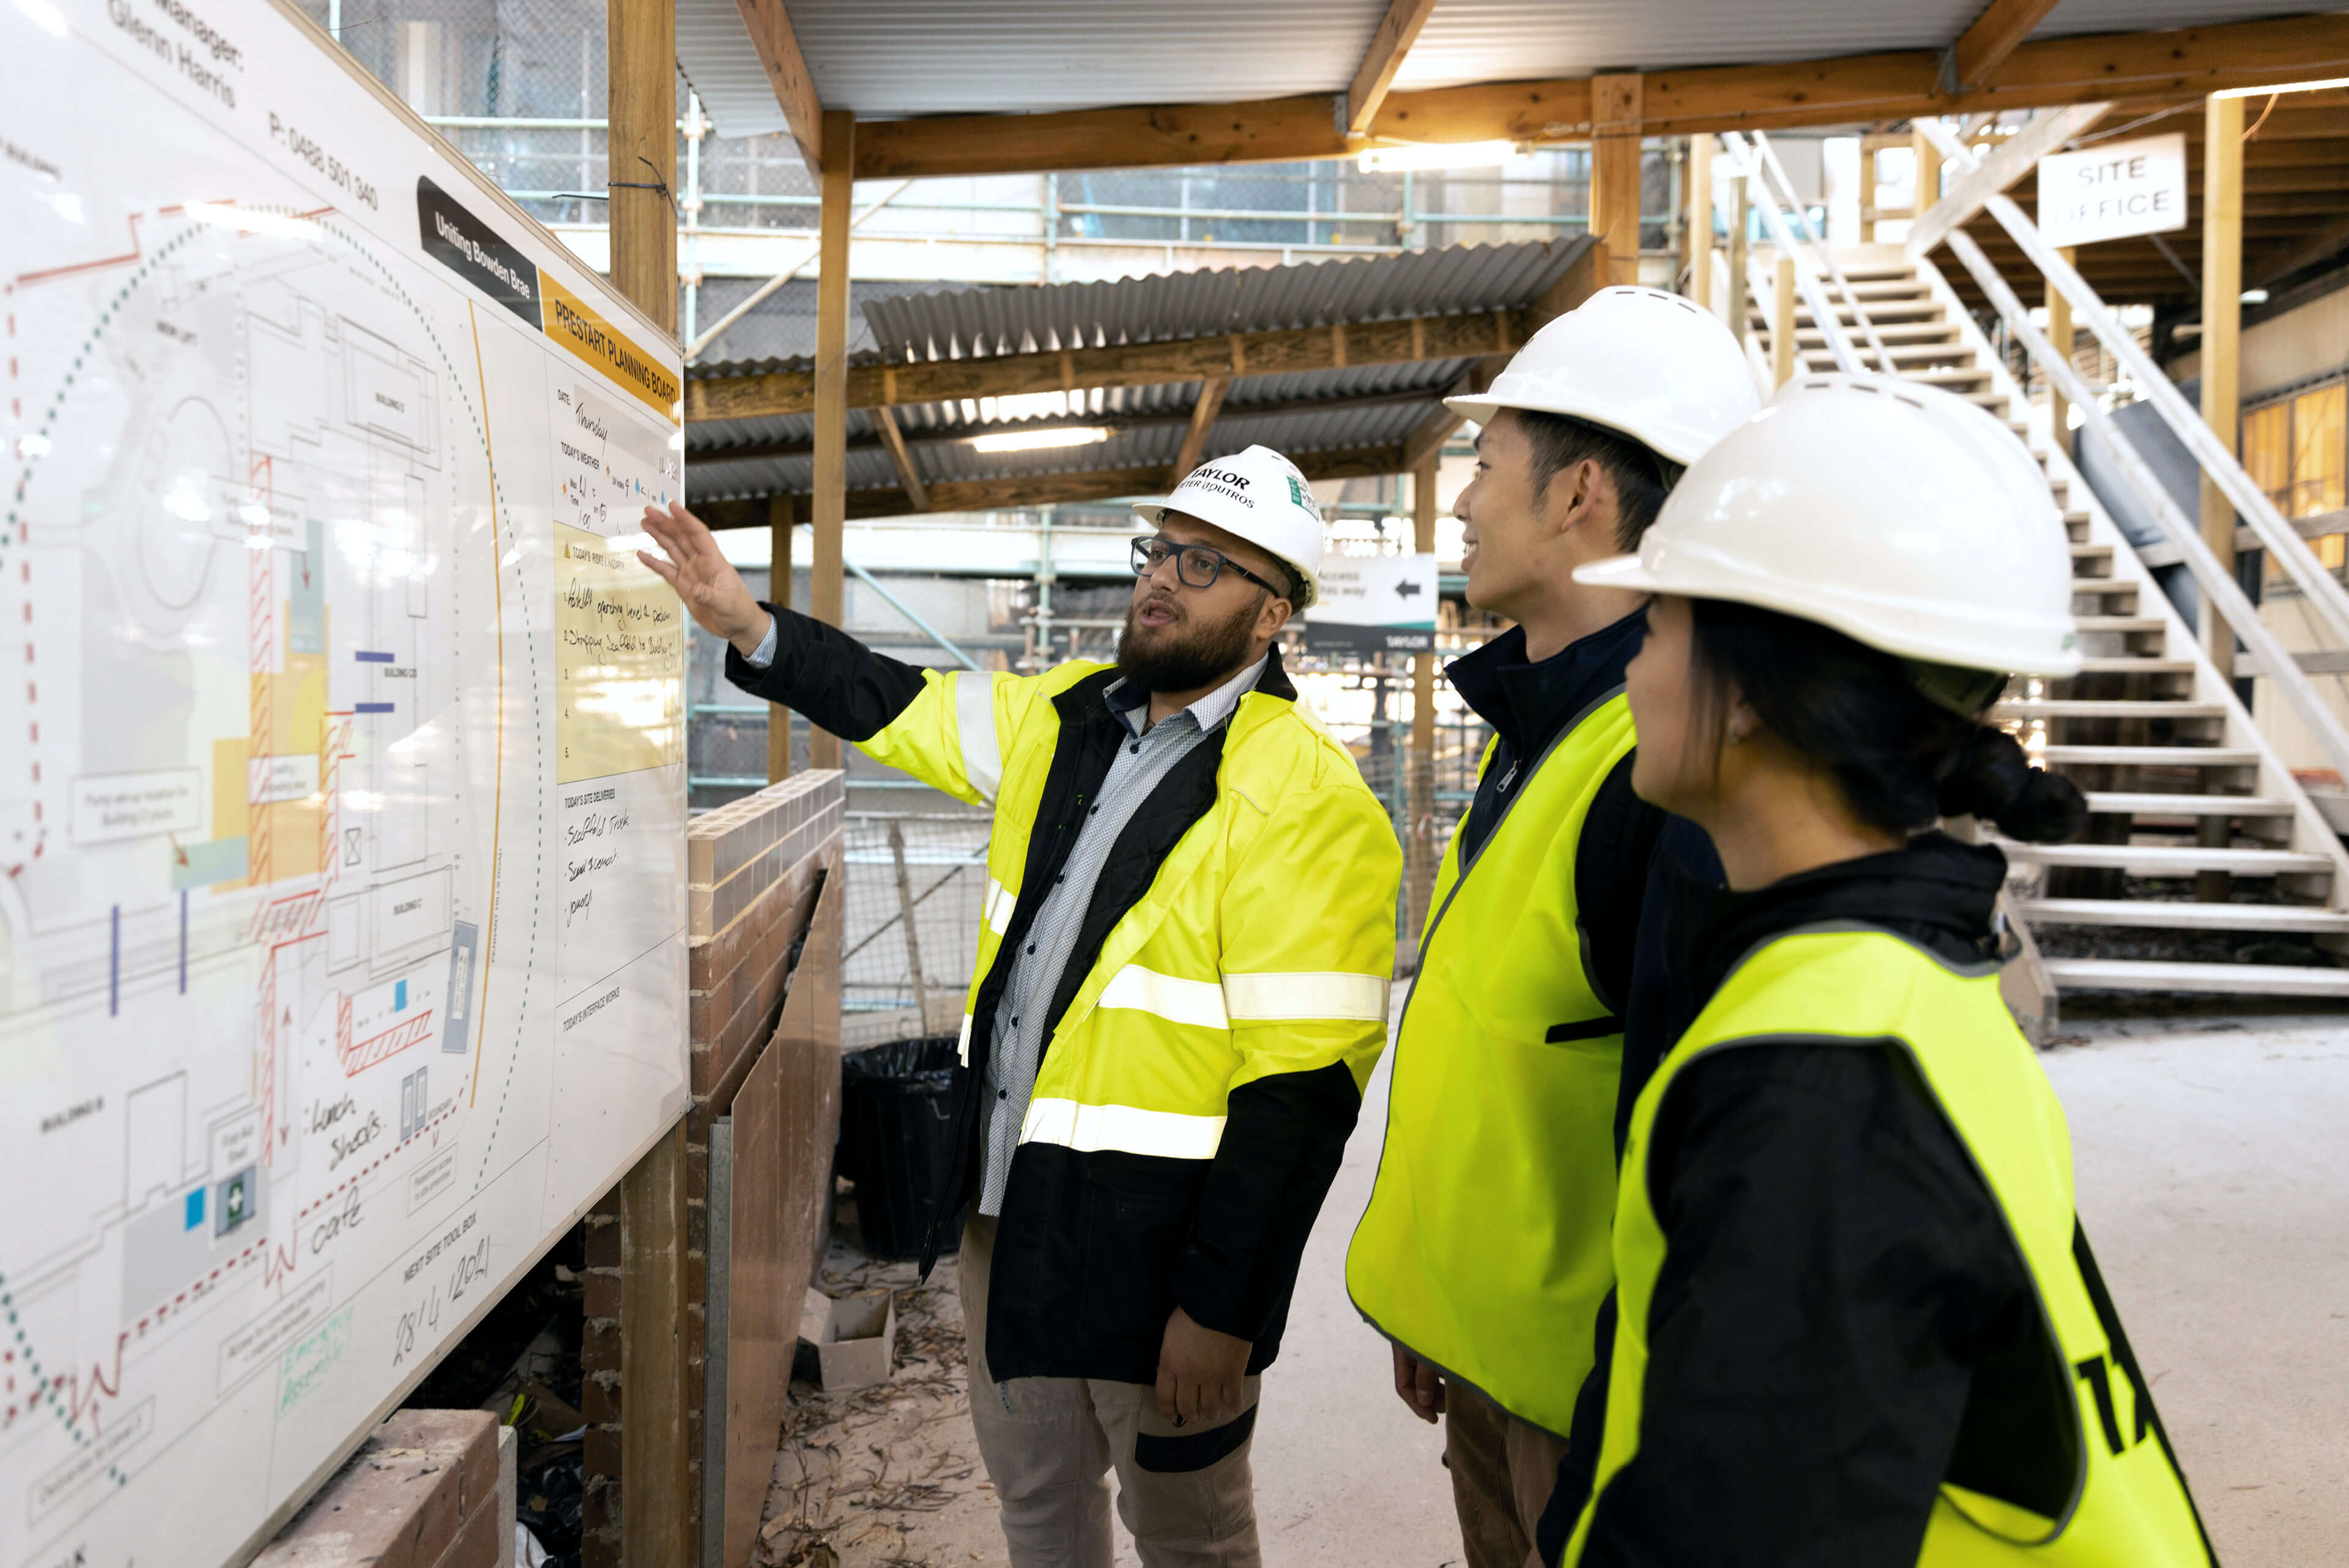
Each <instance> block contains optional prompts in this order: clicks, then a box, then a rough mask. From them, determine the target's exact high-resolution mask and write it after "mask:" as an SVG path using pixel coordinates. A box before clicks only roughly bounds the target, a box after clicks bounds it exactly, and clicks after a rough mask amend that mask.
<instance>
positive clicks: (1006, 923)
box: [979, 877, 1019, 936]
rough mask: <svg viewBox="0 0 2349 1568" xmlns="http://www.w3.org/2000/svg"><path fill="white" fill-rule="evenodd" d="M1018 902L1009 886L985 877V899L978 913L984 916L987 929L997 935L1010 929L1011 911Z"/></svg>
mask: <svg viewBox="0 0 2349 1568" xmlns="http://www.w3.org/2000/svg"><path fill="white" fill-rule="evenodd" d="M1018 906H1019V897H1018V896H1017V895H1016V894H1014V893H1013V892H1012V891H1011V890H1010V889H1009V888H1008V887H1005V886H1004V885H1003V884H1002V883H1001V882H997V881H996V880H995V879H994V878H993V877H989V878H988V879H987V901H986V903H984V904H983V905H982V906H981V908H980V911H979V913H981V914H982V915H983V916H984V917H985V918H986V921H987V925H988V930H990V931H992V932H994V933H995V934H996V935H998V936H1000V935H1002V934H1004V933H1005V932H1007V931H1009V930H1010V929H1011V912H1012V910H1014V909H1015V908H1017V907H1018Z"/></svg>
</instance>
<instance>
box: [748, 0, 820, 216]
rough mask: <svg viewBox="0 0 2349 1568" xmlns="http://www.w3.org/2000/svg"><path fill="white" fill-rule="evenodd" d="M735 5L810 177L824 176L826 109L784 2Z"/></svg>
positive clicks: (753, 0)
mask: <svg viewBox="0 0 2349 1568" xmlns="http://www.w3.org/2000/svg"><path fill="white" fill-rule="evenodd" d="M734 3H735V5H738V6H740V8H741V12H742V26H745V27H747V28H749V29H750V46H751V47H752V48H753V49H756V50H757V51H758V53H759V64H760V65H761V66H763V67H766V71H767V83H768V85H769V86H770V87H772V88H774V89H775V102H777V103H778V104H780V105H781V106H782V110H783V123H784V124H786V125H788V126H790V127H791V128H792V140H793V141H795V142H797V143H799V149H800V157H802V159H804V160H806V161H807V166H808V172H809V173H811V174H822V173H823V104H822V103H820V102H818V101H817V98H816V96H815V78H813V77H811V76H809V75H808V68H807V60H806V59H805V58H804V57H802V55H801V54H800V42H799V39H798V38H797V37H795V36H793V35H792V19H791V17H790V16H789V15H785V14H784V11H783V0H734Z"/></svg>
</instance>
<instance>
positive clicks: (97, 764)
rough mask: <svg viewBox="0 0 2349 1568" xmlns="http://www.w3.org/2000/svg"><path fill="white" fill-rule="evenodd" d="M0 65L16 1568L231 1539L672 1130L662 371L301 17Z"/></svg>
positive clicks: (3, 894)
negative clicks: (3, 77) (2, 79)
mask: <svg viewBox="0 0 2349 1568" xmlns="http://www.w3.org/2000/svg"><path fill="white" fill-rule="evenodd" d="M0 57H5V59H6V61H7V78H8V83H9V88H8V93H7V95H6V102H5V107H0V215H4V216H0V287H5V332H6V335H7V343H6V357H5V373H6V377H7V386H6V388H5V413H6V418H7V425H6V439H7V442H8V446H7V449H6V451H5V454H0V456H5V461H6V465H7V472H6V475H5V495H0V511H5V528H0V627H5V638H0V666H5V679H0V871H4V872H5V875H0V1179H5V1185H6V1190H7V1191H9V1192H10V1193H11V1194H12V1197H11V1200H10V1201H9V1202H7V1203H6V1204H5V1207H0V1564H6V1565H16V1564H22V1565H25V1568H51V1565H53V1564H57V1563H85V1564H112V1563H129V1562H131V1561H132V1560H133V1559H134V1558H135V1560H136V1561H137V1563H140V1565H141V1568H158V1565H164V1564H205V1565H209V1564H215V1563H222V1562H224V1561H231V1560H234V1559H236V1558H238V1557H240V1556H241V1555H243V1554H244V1553H248V1552H250V1551H251V1550H252V1549H254V1547H255V1546H256V1545H257V1544H258V1543H259V1542H261V1541H263V1540H264V1539H266V1536H267V1534H268V1533H269V1532H272V1531H274V1528H275V1527H276V1525H277V1524H278V1522H281V1521H282V1520H283V1519H284V1518H285V1516H286V1515H287V1514H289V1513H290V1511H292V1509H293V1508H294V1507H295V1506H296V1505H298V1503H299V1502H300V1501H301V1500H302V1499H303V1498H304V1497H305V1496H306V1495H307V1493H308V1492H309V1491H311V1490H312V1489H313V1488H315V1486H316V1484H317V1483H318V1481H319V1480H323V1479H324V1477H325V1476H326V1474H328V1473H330V1472H331V1470H332V1469H333V1467H334V1465H335V1464H336V1463H337V1462H338V1461H339V1460H340V1459H341V1458H342V1457H343V1456H344V1455H346V1454H347V1452H349V1451H350V1449H352V1448H353V1447H354V1446H355V1445H356V1444H357V1441H359V1440H360V1439H361V1437H362V1436H363V1434H364V1432H365V1431H366V1429H367V1427H368V1426H369V1425H370V1424H371V1422H372V1421H373V1419H374V1418H377V1417H378V1415H380V1414H381V1413H382V1412H383V1411H384V1410H386V1409H387V1408H389V1407H390V1406H391V1405H393V1404H395V1403H396V1402H397V1400H398V1397H399V1395H400V1394H401V1393H402V1392H403V1391H404V1390H405V1389H406V1388H407V1387H411V1386H413V1384H414V1383H415V1382H416V1381H417V1380H418V1379H419V1377H421V1376H422V1375H423V1373H424V1371H425V1370H426V1369H427V1368H428V1367H429V1365H430V1364H431V1362H432V1361H433V1360H434V1358H435V1357H436V1356H437V1355H438V1354H439V1353H440V1351H441V1350H443V1349H444V1348H445V1347H446V1346H449V1345H450V1343H452V1342H453V1341H454V1340H455V1339H456V1338H457V1337H458V1336H460V1334H461V1333H462V1332H463V1330H464V1329H465V1328H466V1327H467V1326H469V1324H470V1322H471V1321H472V1320H474V1319H476V1318H477V1317H478V1316H479V1315H481V1313H482V1312H484V1311H485V1310H486V1309H487V1307H488V1305H490V1303H491V1302H492V1300H493V1299H494V1298H495V1297H496V1296H497V1295H499V1294H500V1293H501V1292H502V1290H503V1289H504V1288H505V1287H506V1286H507V1285H508V1284H510V1283H511V1282H512V1280H513V1279H514V1278H515V1277H516V1276H517V1275H519V1274H521V1273H522V1272H523V1270H524V1269H525V1268H526V1267H527V1266H528V1265H529V1264H530V1263H531V1262H533V1260H534V1259H535V1258H536V1257H537V1256H538V1255H539V1254H540V1253H543V1250H544V1248H545V1247H546V1246H547V1245H548V1244H550V1243H551V1242H552V1240H553V1239H554V1237H555V1236H557V1235H559V1234H560V1233H562V1232H563V1231H564V1229H565V1228H567V1227H568V1226H569V1225H570V1223H571V1222H573V1221H574V1219H575V1218H576V1217H577V1216H578V1214H580V1213H581V1212H583V1211H584V1210H585V1208H586V1207H587V1206H588V1205H589V1204H590V1203H591V1202H593V1201H594V1200H595V1197H596V1196H597V1195H598V1194H599V1193H600V1192H602V1191H604V1190H605V1189H606V1188H607V1187H608V1186H609V1185H610V1184H611V1182H612V1181H614V1180H615V1179H616V1177H617V1176H618V1175H619V1174H620V1173H621V1172H622V1171H625V1170H626V1169H627V1167H628V1166H629V1165H630V1164H631V1163H632V1162H633V1161H634V1160H635V1159H636V1156H637V1155H638V1154H639V1153H640V1152H641V1150H644V1149H645V1148H646V1147H647V1146H648V1145H649V1143H650V1142H651V1141H652V1140H655V1139H656V1138H657V1136H658V1135H659V1133H660V1132H661V1130H663V1129H664V1128H665V1127H666V1126H667V1125H668V1124H669V1123H670V1122H671V1121H672V1120H673V1119H675V1118H676V1116H677V1115H678V1113H679V1112H680V1111H681V1109H683V1106H684V1104H685V1099H686V1072H687V1047H686V1037H687V1035H686V1019H685V988H686V934H685V921H686V911H685V904H684V887H685V880H686V879H685V865H684V852H685V836H684V824H685V766H684V740H685V723H684V719H685V713H684V706H683V699H684V686H683V676H684V639H683V637H682V635H681V632H682V630H683V628H682V626H681V624H680V623H679V621H678V606H677V604H676V602H675V600H674V598H673V597H671V596H669V595H668V594H667V591H666V590H665V589H663V588H661V586H660V585H659V583H657V580H656V579H655V578H653V577H652V576H651V574H650V573H647V572H645V571H644V570H643V569H642V568H641V567H640V566H638V565H637V564H636V562H635V561H634V559H633V557H632V556H631V554H630V552H629V550H628V548H627V545H628V541H627V539H626V537H625V534H626V531H628V530H630V529H631V528H633V526H634V525H633V521H632V520H633V519H634V518H635V517H636V516H637V515H639V514H640V511H641V508H642V506H643V504H644V503H645V502H646V501H647V500H668V499H670V498H672V497H674V496H676V495H678V493H680V482H679V480H680V474H681V465H682V453H683V443H682V440H681V438H680V432H679V426H678V404H677V396H678V374H679V369H678V356H677V351H676V348H675V346H674V345H673V344H672V343H670V342H668V341H667V339H666V338H665V336H664V335H662V334H661V333H659V332H658V331H657V330H655V329H654V328H653V327H651V326H650V325H649V324H647V322H646V321H645V320H644V319H643V318H642V317H641V316H638V315H636V314H635V313H633V312H632V311H630V310H629V309H628V307H627V306H626V304H623V303H621V302H620V301H618V300H617V299H616V297H615V296H613V295H612V294H609V292H608V291H607V290H606V289H605V285H604V284H602V283H600V282H599V281H598V280H597V279H596V278H595V276H594V275H593V274H591V273H587V272H586V271H585V270H584V269H582V268H581V267H579V266H578V265H577V264H576V263H574V261H573V260H572V259H571V258H570V257H569V256H568V255H567V254H566V253H564V251H563V250H562V249H561V248H560V247H559V246H558V245H557V244H555V243H554V241H553V240H552V239H551V238H550V237H549V236H548V235H547V234H546V233H545V232H543V231H542V230H540V229H539V228H537V226H536V225H534V224H533V223H532V222H529V220H527V219H526V218H524V217H523V216H522V214H521V213H520V211H519V210H518V209H515V208H513V207H512V205H511V204H510V203H507V202H505V201H503V200H502V198H500V197H499V196H498V195H497V194H496V192H495V191H493V190H492V188H491V187H489V186H488V185H487V183H486V182H484V181H481V179H480V178H479V177H478V176H477V175H475V173H474V172H473V171H472V170H471V169H470V168H468V167H467V166H465V165H464V164H462V163H461V162H459V161H457V160H454V159H453V158H452V157H451V156H450V155H449V153H448V152H447V151H446V150H444V144H442V143H440V141H439V139H437V138H436V137H434V136H433V135H432V134H431V133H430V132H429V131H428V130H427V129H425V128H423V127H422V125H421V124H420V123H419V122H418V121H416V120H415V119H413V118H412V117H410V116H409V115H408V114H407V112H406V111H405V110H404V109H403V108H400V107H399V106H398V104H397V103H396V102H394V101H392V100H391V99H390V98H388V95H386V94H384V93H383V92H382V91H381V89H379V88H377V87H376V86H375V84H373V83H372V82H371V81H369V80H367V79H366V78H365V77H362V76H360V75H358V74H357V71H356V70H355V68H353V67H349V66H348V65H347V63H346V62H345V61H344V59H343V57H341V56H340V53H339V51H337V50H335V49H333V48H332V47H331V46H329V45H328V44H327V43H326V41H325V40H324V38H323V37H322V36H320V35H319V34H318V33H317V32H316V30H315V29H314V28H312V27H311V26H310V25H309V24H308V23H306V22H305V21H304V20H302V19H301V18H300V17H298V16H297V15H294V14H292V13H291V12H288V11H281V10H279V9H277V8H275V7H274V6H273V5H268V4H265V3H263V0H13V3H12V4H11V5H6V6H0Z"/></svg>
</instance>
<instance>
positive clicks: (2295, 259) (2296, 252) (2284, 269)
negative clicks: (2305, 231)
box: [2251, 218, 2349, 288]
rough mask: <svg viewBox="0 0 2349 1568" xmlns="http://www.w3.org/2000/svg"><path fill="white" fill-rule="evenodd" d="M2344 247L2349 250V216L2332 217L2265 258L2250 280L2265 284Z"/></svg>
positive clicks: (2258, 286)
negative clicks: (2276, 253)
mask: <svg viewBox="0 0 2349 1568" xmlns="http://www.w3.org/2000/svg"><path fill="white" fill-rule="evenodd" d="M2345 250H2349V218H2335V219H2334V220H2333V222H2330V223H2327V224H2325V225H2324V227H2323V228H2322V229H2319V230H2317V231H2316V232H2314V233H2313V234H2311V235H2309V236H2308V237H2307V238H2306V239H2304V240H2302V241H2300V242H2297V243H2296V244H2294V245H2293V246H2292V249H2290V250H2288V251H2285V252H2283V253H2282V254H2280V255H2277V256H2273V257H2271V258H2268V259H2266V260H2264V261H2263V262H2262V263H2261V266H2260V270H2259V272H2258V273H2257V274H2256V275H2255V276H2253V277H2252V279H2251V284H2252V286H2254V287H2257V288H2265V287H2267V286H2268V285H2269V284H2271V283H2274V282H2275V281H2276V280H2277V279H2278V278H2283V277H2289V276H2291V275H2292V273H2296V272H2298V271H2300V269H2301V268H2302V267H2305V266H2313V264H2315V263H2318V262H2321V261H2323V260H2325V259H2326V258H2327V257H2329V256H2337V255H2339V254H2340V253H2342V252H2343V251H2345Z"/></svg>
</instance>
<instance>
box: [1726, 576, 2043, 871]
mask: <svg viewBox="0 0 2349 1568" xmlns="http://www.w3.org/2000/svg"><path fill="white" fill-rule="evenodd" d="M1689 609H1690V613H1691V620H1692V634H1693V647H1692V655H1693V659H1692V664H1693V667H1694V670H1695V673H1696V675H1697V676H1698V679H1699V682H1700V695H1701V698H1702V699H1703V700H1709V701H1710V702H1712V703H1713V704H1714V705H1715V706H1716V709H1717V708H1718V707H1725V706H1727V704H1728V703H1729V702H1731V701H1733V700H1736V699H1737V698H1739V697H1742V698H1744V701H1745V703H1746V704H1747V706H1749V707H1752V708H1753V709H1754V715H1755V717H1758V718H1759V719H1760V720H1761V721H1762V724H1763V726H1764V727H1765V728H1767V729H1768V730H1769V731H1770V732H1771V733H1772V734H1773V735H1775V736H1776V737H1777V738H1778V739H1779V740H1780V741H1782V742H1784V743H1785V745H1786V746H1787V747H1789V748H1792V749H1794V750H1795V751H1796V752H1798V753H1800V754H1801V755H1803V756H1805V757H1806V758H1810V759H1811V760H1813V761H1815V762H1816V763H1818V764H1819V765H1821V766H1822V767H1824V768H1826V769H1827V771H1828V772H1829V773H1830V774H1831V775H1832V776H1833V777H1834V779H1835V780H1836V782H1837V785H1839V786H1840V787H1841V788H1842V789H1843V792H1844V797H1845V799H1847V800H1849V801H1850V802H1851V807H1852V810H1854V811H1855V812H1857V814H1858V815H1859V817H1860V818H1861V819H1862V820H1865V821H1867V822H1869V823H1871V824H1872V825H1874V826H1876V827H1878V828H1881V829H1884V830H1888V831H1891V832H1912V831H1914V830H1918V829H1920V828H1924V827H1929V826H1930V825H1931V824H1932V822H1933V820H1935V819H1936V818H1939V817H1979V818H1982V819H1983V820H1986V821H1991V822H1995V823H1996V824H1998V830H1999V831H2000V832H2002V833H2004V834H2005V835H2006V836H2007V837H2009V838H2012V839H2020V840H2022V841H2025V842H2028V843H2041V844H2048V843H2054V842H2057V841H2060V840H2064V839H2068V838H2070V837H2071V836H2072V835H2073V834H2074V833H2076V832H2078V831H2079V830H2080V827H2081V825H2082V823H2083V822H2085V820H2086V818H2087V803H2086V802H2085V800H2083V799H2081V798H2080V791H2079V789H2077V788H2076V787H2075V786H2074V785H2073V783H2072V781H2071V780H2070V779H2063V778H2059V777H2057V776H2056V775H2055V774H2053V773H2049V772H2047V771H2045V770H2044V769H2037V768H2033V767H2032V766H2031V765H2030V763H2029V762H2028V761H2027V760H2026V759H2025V758H2024V757H2023V748H2021V747H2020V746H2017V745H2016V744H2015V743H2014V738H2013V736H2010V735H2008V734H2006V733H2005V732H2004V731H2003V730H1999V729H1993V728H1992V727H1990V726H1988V725H1985V724H1983V723H1982V722H1980V718H1979V715H1980V713H1981V711H1982V708H1984V707H1988V706H1989V703H1990V701H1991V700H1992V698H1994V697H1995V696H1996V695H1997V694H1996V691H1995V689H1994V688H1992V689H1983V688H1982V687H1980V686H1978V687H1977V691H1976V695H1978V696H1980V698H1981V700H1980V701H1979V702H1971V703H1969V706H1970V707H1971V711H1969V712H1966V713H1959V712H1956V711H1953V710H1952V709H1951V707H1944V706H1942V704H1941V703H1939V702H1936V701H1935V700H1933V698H1931V697H1929V696H1926V695H1925V693H1924V691H1923V690H1921V689H1920V685H1919V681H1918V678H1917V677H1918V671H1917V670H1916V668H1915V667H1913V666H1911V665H1909V664H1908V663H1907V662H1906V661H1904V660H1902V659H1900V658H1899V657H1897V656H1896V655H1891V654H1887V653H1883V652H1880V651H1879V650H1878V649H1875V648H1871V647H1868V645H1865V644H1863V643H1859V642H1856V641H1854V640H1853V639H1852V638H1850V637H1847V636H1846V635H1844V634H1842V633H1841V632H1837V631H1835V630H1833V629H1831V628H1829V627H1826V626H1822V625H1820V624H1818V623H1817V622H1816V621H1806V620H1801V619H1798V618H1797V617H1795V616H1793V615H1785V614H1779V613H1778V612H1777V611H1775V610H1764V609H1760V608H1758V607H1756V606H1754V605H1751V604H1742V603H1733V602H1732V601H1729V600H1723V599H1692V600H1691V601H1690V602H1689ZM1930 673H1931V675H1932V676H1938V677H1943V678H1938V679H1931V680H1930V681H1929V682H1928V684H1930V685H1931V686H1933V687H1934V689H1936V690H1940V691H1947V690H1948V689H1949V688H1950V686H1951V682H1950V681H1949V680H1948V679H1947V678H1946V677H1947V676H1951V675H1953V674H1955V673H1956V672H1951V671H1947V670H1941V669H1934V670H1932V671H1931V672H1930ZM1961 700H1965V699H1961Z"/></svg>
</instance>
